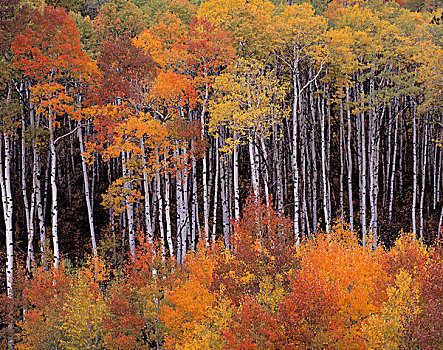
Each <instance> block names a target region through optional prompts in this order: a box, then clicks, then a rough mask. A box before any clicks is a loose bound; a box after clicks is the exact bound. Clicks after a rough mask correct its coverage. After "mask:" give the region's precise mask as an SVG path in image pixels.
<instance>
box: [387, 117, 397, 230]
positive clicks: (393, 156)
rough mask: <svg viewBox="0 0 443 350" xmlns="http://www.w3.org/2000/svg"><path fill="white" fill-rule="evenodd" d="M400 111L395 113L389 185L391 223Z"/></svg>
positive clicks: (389, 216) (390, 220) (390, 218)
mask: <svg viewBox="0 0 443 350" xmlns="http://www.w3.org/2000/svg"><path fill="white" fill-rule="evenodd" d="M397 135H398V112H397V113H396V115H395V131H394V151H393V152H392V162H391V164H392V166H391V174H390V178H391V180H390V185H389V191H390V193H389V201H388V221H389V224H391V222H392V203H393V201H394V180H395V165H396V159H397V145H398V140H397V139H398V137H397Z"/></svg>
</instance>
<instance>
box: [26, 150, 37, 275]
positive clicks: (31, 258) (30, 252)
mask: <svg viewBox="0 0 443 350" xmlns="http://www.w3.org/2000/svg"><path fill="white" fill-rule="evenodd" d="M34 146H35V145H34ZM37 167H38V164H37V159H36V158H34V160H33V164H32V187H33V188H34V191H33V193H32V195H31V208H30V211H29V223H28V226H29V237H28V251H27V255H26V270H27V272H28V276H31V274H32V262H33V261H34V215H35V197H36V196H35V188H36V187H37V176H36V174H37Z"/></svg>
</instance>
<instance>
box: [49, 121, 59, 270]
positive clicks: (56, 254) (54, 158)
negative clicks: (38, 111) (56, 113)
mask: <svg viewBox="0 0 443 350" xmlns="http://www.w3.org/2000/svg"><path fill="white" fill-rule="evenodd" d="M53 123H54V121H53V120H52V118H51V117H50V118H49V146H50V151H51V196H52V198H51V219H52V243H53V248H54V252H53V253H54V267H55V268H56V269H58V266H59V263H60V250H59V246H58V202H57V182H56V175H57V174H56V170H57V153H56V148H55V143H54V125H53Z"/></svg>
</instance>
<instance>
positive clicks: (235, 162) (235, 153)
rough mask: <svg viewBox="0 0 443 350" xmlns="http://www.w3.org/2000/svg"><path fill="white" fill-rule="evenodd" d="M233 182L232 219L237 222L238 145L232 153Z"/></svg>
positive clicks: (238, 209) (238, 196) (238, 198)
mask: <svg viewBox="0 0 443 350" xmlns="http://www.w3.org/2000/svg"><path fill="white" fill-rule="evenodd" d="M237 137H238V136H237V133H234V140H237ZM233 168H234V169H233V172H234V175H233V182H234V218H235V219H236V220H237V219H239V218H240V188H239V184H238V176H239V173H238V170H239V165H238V145H237V144H235V145H234V151H233Z"/></svg>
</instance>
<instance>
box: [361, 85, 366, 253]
mask: <svg viewBox="0 0 443 350" xmlns="http://www.w3.org/2000/svg"><path fill="white" fill-rule="evenodd" d="M362 89H363V87H362ZM361 104H362V106H363V107H364V105H363V102H362V103H361ZM359 125H360V135H359V146H360V147H359V148H360V164H359V167H360V225H361V230H362V240H363V246H364V247H365V246H366V184H367V181H366V133H365V113H364V112H363V111H362V112H361V113H360V124H359Z"/></svg>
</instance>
